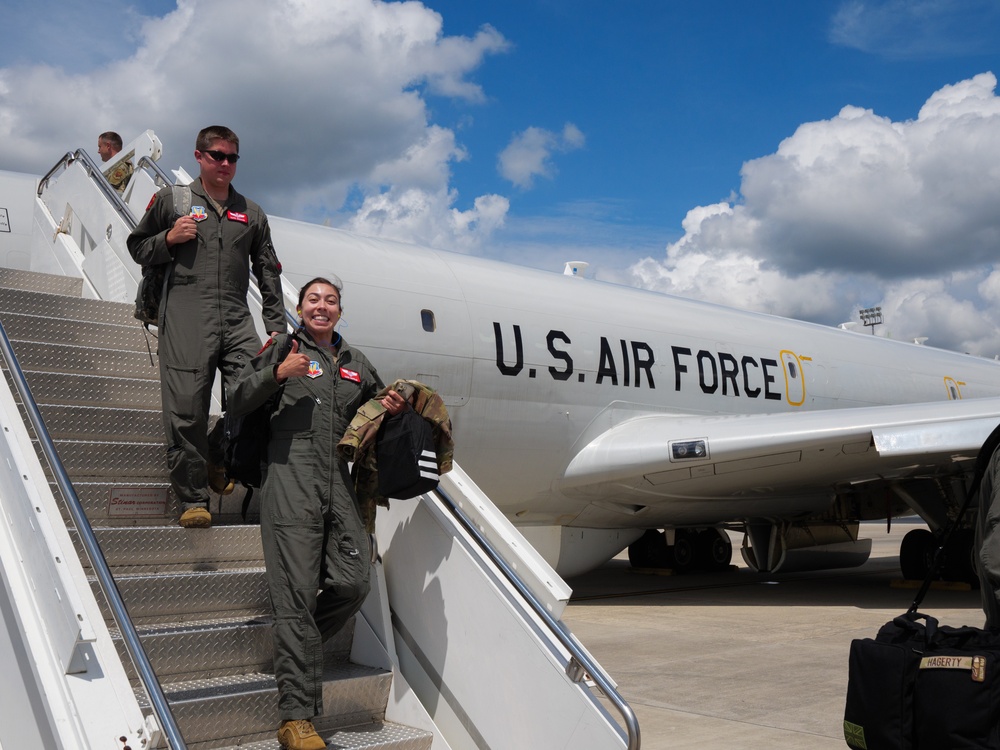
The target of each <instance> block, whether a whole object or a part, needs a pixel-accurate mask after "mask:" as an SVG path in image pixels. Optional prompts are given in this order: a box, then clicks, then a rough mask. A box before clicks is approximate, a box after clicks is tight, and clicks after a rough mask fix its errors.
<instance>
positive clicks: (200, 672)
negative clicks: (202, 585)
mask: <svg viewBox="0 0 1000 750" xmlns="http://www.w3.org/2000/svg"><path fill="white" fill-rule="evenodd" d="M137 631H138V633H139V639H140V640H141V641H142V647H143V649H145V651H146V655H147V656H148V657H149V661H150V663H151V664H152V665H153V671H154V672H156V676H157V679H159V680H160V682H161V683H162V682H165V681H167V680H178V679H182V678H184V677H186V678H188V679H194V677H195V676H201V677H206V678H210V677H212V678H214V677H224V676H229V675H239V674H244V673H246V672H269V671H271V669H272V666H271V664H272V645H271V622H270V618H269V617H264V616H261V617H252V618H247V617H239V618H218V619H214V620H206V621H199V622H194V623H189V624H186V625H175V624H173V623H171V624H170V625H161V626H146V627H141V628H137ZM111 636H112V639H113V640H114V643H115V647H116V648H117V649H118V654H119V656H120V657H121V659H122V663H123V664H124V665H125V671H126V672H127V673H128V676H129V678H130V679H131V680H132V681H133V684H136V685H137V684H138V682H137V673H136V670H135V668H134V667H133V665H132V663H131V660H130V659H129V657H128V653H127V651H126V649H125V644H124V641H123V640H122V638H121V634H120V632H119V631H117V630H112V631H111ZM206 666H208V669H206Z"/></svg>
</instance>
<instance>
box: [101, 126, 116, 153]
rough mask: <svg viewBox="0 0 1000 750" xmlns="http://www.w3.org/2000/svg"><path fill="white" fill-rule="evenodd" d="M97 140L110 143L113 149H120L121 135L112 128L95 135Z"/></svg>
mask: <svg viewBox="0 0 1000 750" xmlns="http://www.w3.org/2000/svg"><path fill="white" fill-rule="evenodd" d="M97 140H99V141H104V142H105V143H108V144H110V145H111V148H113V149H114V150H115V151H121V150H122V137H121V136H120V135H118V133H116V132H115V131H113V130H109V131H107V132H106V133H101V134H100V135H99V136H97Z"/></svg>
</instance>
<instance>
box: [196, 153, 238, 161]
mask: <svg viewBox="0 0 1000 750" xmlns="http://www.w3.org/2000/svg"><path fill="white" fill-rule="evenodd" d="M201 153H203V154H208V155H209V156H211V157H212V159H213V160H214V161H218V162H222V161H228V162H229V163H230V164H235V163H236V162H237V161H239V159H240V155H239V154H227V153H226V152H225V151H202V152H201Z"/></svg>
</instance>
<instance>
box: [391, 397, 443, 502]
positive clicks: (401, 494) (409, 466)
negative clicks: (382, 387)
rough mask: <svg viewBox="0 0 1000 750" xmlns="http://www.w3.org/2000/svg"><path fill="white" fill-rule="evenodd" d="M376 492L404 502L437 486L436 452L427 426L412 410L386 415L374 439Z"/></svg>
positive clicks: (429, 428)
mask: <svg viewBox="0 0 1000 750" xmlns="http://www.w3.org/2000/svg"><path fill="white" fill-rule="evenodd" d="M375 463H376V467H377V468H378V491H379V494H380V495H382V496H383V497H393V498H396V499H398V500H407V499H409V498H411V497H417V495H423V494H424V493H425V492H430V491H431V490H433V489H435V488H436V487H437V486H438V481H439V479H440V477H439V476H438V465H437V452H436V451H435V449H434V434H433V431H432V430H431V426H430V423H429V422H428V421H427V420H426V419H424V418H423V417H421V416H420V415H419V414H417V412H416V411H414V410H413V409H404V410H403V411H401V412H400V413H399V414H396V415H386V416H385V417H384V418H383V419H382V424H381V425H379V428H378V435H377V436H376V438H375Z"/></svg>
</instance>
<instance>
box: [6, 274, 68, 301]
mask: <svg viewBox="0 0 1000 750" xmlns="http://www.w3.org/2000/svg"><path fill="white" fill-rule="evenodd" d="M0 287H4V288H5V289H24V290H28V291H33V292H43V293H50V294H59V295H66V296H69V297H79V296H80V295H81V294H83V279H82V278H79V277H77V276H60V275H58V274H51V273H39V272H38V271H23V270H20V269H15V268H0Z"/></svg>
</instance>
